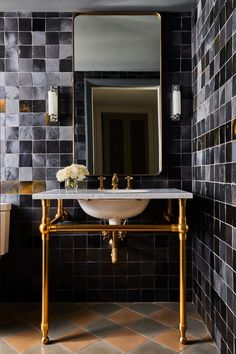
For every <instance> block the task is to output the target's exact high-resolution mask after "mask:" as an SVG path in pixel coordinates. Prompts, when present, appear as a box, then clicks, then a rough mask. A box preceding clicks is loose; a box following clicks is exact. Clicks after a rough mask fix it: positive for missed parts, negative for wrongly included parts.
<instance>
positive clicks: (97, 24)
mask: <svg viewBox="0 0 236 354" xmlns="http://www.w3.org/2000/svg"><path fill="white" fill-rule="evenodd" d="M74 94H75V96H74V98H75V100H74V102H75V107H74V112H75V133H76V134H75V153H76V156H75V157H76V160H77V161H79V162H84V163H86V164H87V166H88V168H89V170H90V173H91V174H95V175H102V174H112V173H114V172H117V173H119V174H158V173H160V172H161V167H162V153H161V148H162V142H161V138H162V137H161V17H160V15H159V14H157V13H152V14H141V13H139V14H109V13H106V14H101V13H99V14H91V15H90V14H79V15H77V16H75V18H74ZM83 125H84V127H85V135H83V134H81V132H82V131H83Z"/></svg>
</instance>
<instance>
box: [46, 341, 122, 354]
mask: <svg viewBox="0 0 236 354" xmlns="http://www.w3.org/2000/svg"><path fill="white" fill-rule="evenodd" d="M121 353H122V352H121V351H120V350H118V349H117V348H115V347H113V346H112V345H110V344H108V343H104V342H103V341H100V342H98V343H96V344H93V345H91V346H90V347H87V348H85V349H82V350H79V351H78V352H77V354H121ZM53 354H54V353H53Z"/></svg>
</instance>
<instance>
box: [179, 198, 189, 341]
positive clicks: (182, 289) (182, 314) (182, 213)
mask: <svg viewBox="0 0 236 354" xmlns="http://www.w3.org/2000/svg"><path fill="white" fill-rule="evenodd" d="M187 231H188V226H187V223H186V200H185V199H180V200H179V241H180V243H179V249H180V253H179V257H180V259H179V264H180V269H179V273H180V274H179V276H180V283H179V293H180V303H179V330H180V343H182V344H186V342H187V338H186V330H187V320H186V240H187Z"/></svg>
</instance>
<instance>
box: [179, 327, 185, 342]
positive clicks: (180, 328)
mask: <svg viewBox="0 0 236 354" xmlns="http://www.w3.org/2000/svg"><path fill="white" fill-rule="evenodd" d="M186 329H187V326H186V325H184V324H179V330H180V339H179V341H180V343H181V344H186V343H187V338H186Z"/></svg>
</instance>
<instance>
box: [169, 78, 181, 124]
mask: <svg viewBox="0 0 236 354" xmlns="http://www.w3.org/2000/svg"><path fill="white" fill-rule="evenodd" d="M180 116H181V91H180V86H179V85H172V98H171V120H172V121H179V120H180Z"/></svg>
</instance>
